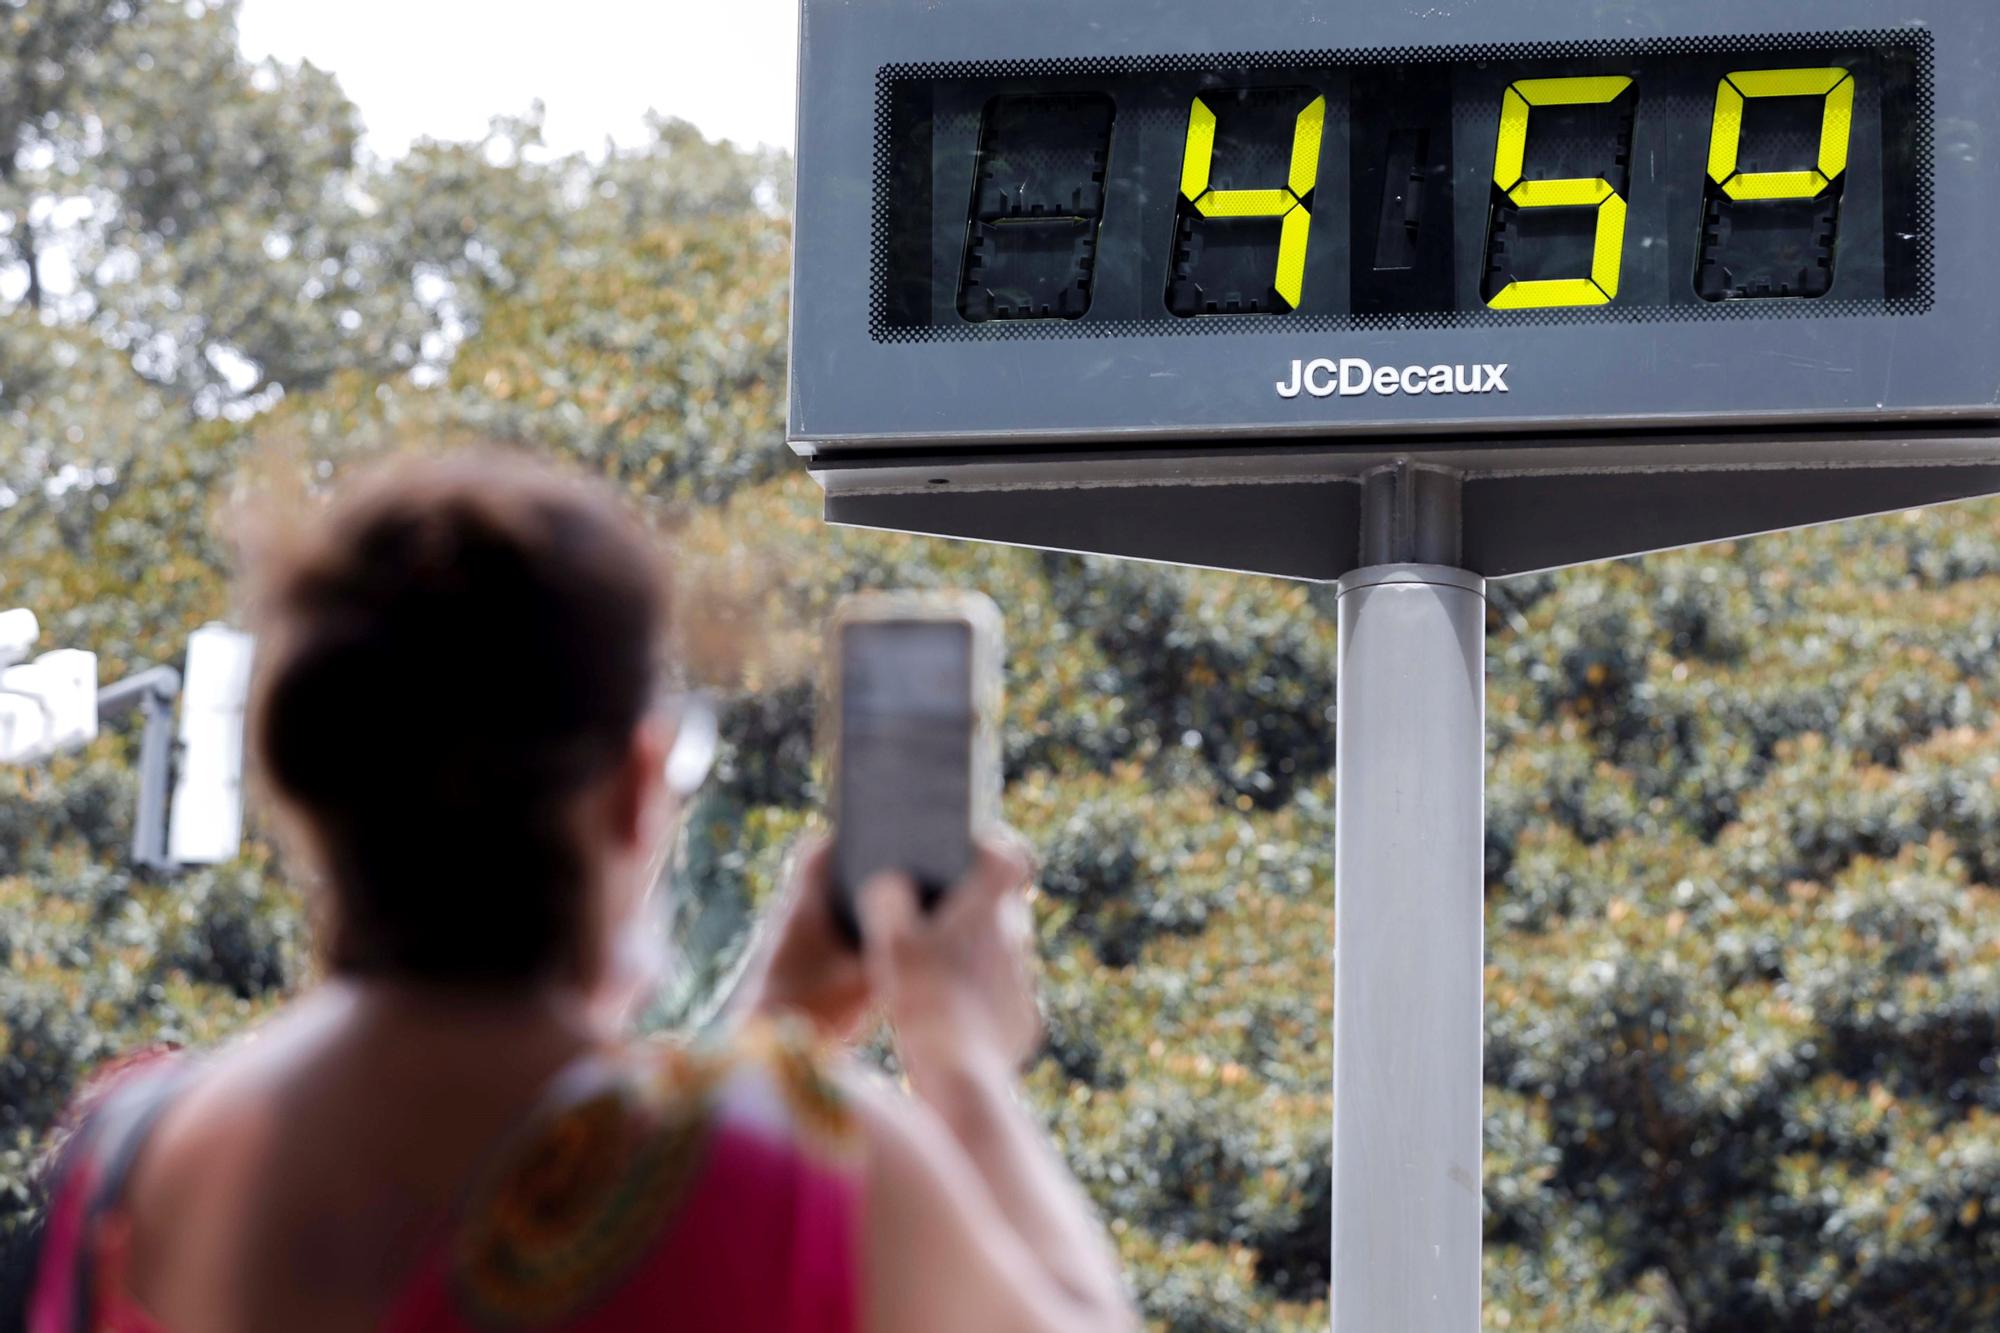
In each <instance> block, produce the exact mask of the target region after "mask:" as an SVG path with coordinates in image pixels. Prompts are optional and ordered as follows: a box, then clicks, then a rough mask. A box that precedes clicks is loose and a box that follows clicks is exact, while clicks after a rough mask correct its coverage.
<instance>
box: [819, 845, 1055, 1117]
mask: <svg viewBox="0 0 2000 1333" xmlns="http://www.w3.org/2000/svg"><path fill="white" fill-rule="evenodd" d="M1029 873H1030V864H1029V860H1028V856H1027V853H1026V852H1025V851H1024V850H1023V849H1022V848H1021V847H1020V846H1019V845H1018V844H1015V843H1013V842H1011V841H1010V842H1000V841H982V842H981V843H980V846H979V851H978V856H977V858H976V859H975V860H974V862H973V866H972V869H971V871H969V872H968V873H967V875H966V877H965V878H964V879H963V880H961V881H960V882H959V883H958V884H956V885H954V886H952V888H951V889H950V890H949V891H947V892H946V894H945V895H944V897H943V899H942V900H941V901H940V902H939V903H938V904H937V906H936V908H935V910H933V911H932V912H930V913H929V914H926V913H925V912H924V911H923V910H922V908H921V907H920V906H919V905H918V898H917V890H916V886H915V885H914V884H913V883H911V882H910V880H909V878H908V877H907V876H904V875H878V876H876V877H875V878H874V879H872V880H870V881H869V882H868V883H867V884H865V885H863V886H862V889H861V892H860V894H859V896H858V901H857V903H856V908H857V912H858V915H859V916H860V918H861V938H862V961H863V963H864V971H865V973H866V975H867V979H868V983H869V987H870V988H871V989H872V990H873V992H874V994H875V995H876V996H877V997H878V998H879V999H880V1000H881V1001H882V1003H883V1005H884V1006H885V1007H886V1009H887V1010H888V1015H889V1022H890V1025H891V1027H893V1028H894V1029H895V1034H896V1051H897V1055H898V1056H899V1058H900V1059H901V1061H902V1064H903V1069H904V1071H905V1072H906V1073H907V1074H908V1075H909V1077H910V1083H911V1086H912V1087H914V1088H915V1089H916V1091H917V1093H918V1094H919V1095H920V1096H922V1097H923V1098H924V1099H925V1100H926V1101H928V1102H930V1103H931V1104H932V1105H933V1106H935V1107H937V1108H938V1110H939V1111H940V1112H942V1113H943V1114H945V1116H946V1117H947V1119H950V1118H952V1116H953V1106H954V1104H955V1102H956V1100H957V1098H958V1095H959V1093H960V1092H961V1091H962V1089H963V1084H964V1081H965V1080H966V1079H967V1078H968V1077H970V1078H972V1079H974V1080H977V1081H979V1082H981V1083H982V1084H985V1085H987V1086H988V1087H989V1088H990V1086H991V1084H992V1083H993V1082H994V1081H996V1080H998V1081H1003V1082H1008V1083H1011V1081H1012V1080H1013V1078H1014V1077H1015V1075H1017V1074H1018V1073H1019V1072H1020V1069H1021V1066H1022V1065H1023V1064H1024V1063H1025V1062H1026V1061H1027V1059H1028V1057H1029V1056H1031V1055H1033V1054H1034V1052H1035V1049H1036V1047H1037V1046H1038V1045H1039V1044H1040V1042H1041V1035H1042V1024H1041V1014H1040V1011H1039V1010H1038V1009H1037V1007H1036V1004H1035V995H1034V987H1033V984H1032V982H1031V980H1030V972H1029V957H1030V950H1031V948H1032V943H1033V941H1032V933H1033V932H1032V929H1031V924H1030V920H1029V915H1028V904H1027V898H1026V895H1025V893H1024V889H1025V888H1026V885H1027V882H1028V877H1029Z"/></svg>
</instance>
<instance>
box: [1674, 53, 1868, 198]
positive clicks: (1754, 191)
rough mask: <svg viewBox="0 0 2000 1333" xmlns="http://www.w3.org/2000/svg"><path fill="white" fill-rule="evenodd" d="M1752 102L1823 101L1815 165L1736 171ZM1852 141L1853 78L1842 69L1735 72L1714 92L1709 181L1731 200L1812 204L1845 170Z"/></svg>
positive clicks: (1709, 138) (1709, 149)
mask: <svg viewBox="0 0 2000 1333" xmlns="http://www.w3.org/2000/svg"><path fill="white" fill-rule="evenodd" d="M1753 97H1822V98H1825V99H1826V101H1825V105H1824V109H1823V110H1822V111H1821V113H1820V121H1819V160H1818V162H1817V163H1815V165H1814V166H1812V167H1809V168H1805V169H1803V170H1799V171H1738V170H1737V169H1736V161H1737V154H1738V152H1739V151H1740V150H1741V148H1742V145H1743V108H1744V104H1745V103H1747V102H1748V101H1749V100H1750V99H1751V98H1753ZM1853 137H1854V76H1853V75H1852V74H1850V73H1848V72H1847V71H1846V70H1844V69H1756V70H1738V71H1736V72H1735V73H1733V74H1730V75H1728V76H1727V77H1725V78H1724V79H1723V80H1722V83H1721V85H1720V86H1719V87H1718V88H1716V90H1715V128H1714V129H1713V130H1712V131H1711V132H1710V133H1709V136H1708V178H1709V179H1710V180H1712V181H1714V182H1715V183H1716V184H1717V185H1719V186H1721V187H1722V192H1723V193H1724V194H1726V195H1728V196H1729V197H1730V198H1731V199H1745V200H1748V199H1813V198H1817V197H1818V195H1819V193H1820V191H1822V190H1824V189H1826V187H1827V186H1829V185H1831V184H1833V182H1834V181H1835V180H1837V179H1838V178H1839V176H1840V173H1841V172H1843V171H1846V170H1847V145H1848V142H1849V141H1850V140H1851V139H1852V138H1853Z"/></svg>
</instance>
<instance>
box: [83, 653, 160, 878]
mask: <svg viewBox="0 0 2000 1333" xmlns="http://www.w3.org/2000/svg"><path fill="white" fill-rule="evenodd" d="M180 689H181V673H180V672H178V671H176V670H174V669H173V668H172V667H166V666H159V667H152V668H150V669H148V670H146V671H142V672H140V673H139V674H138V675H136V676H130V677H128V678H126V679H124V680H121V681H119V682H118V683H117V684H115V685H107V686H105V687H104V688H103V689H101V690H99V691H98V692H97V715H98V717H100V718H110V717H114V716H116V715H117V714H119V713H122V712H124V711H125V710H126V709H128V708H133V707H137V708H139V709H141V710H143V711H144V713H145V715H146V717H145V730H144V731H143V732H142V733H141V734H140V738H139V808H138V809H137V810H136V811H135V812H134V814H133V819H132V863H133V864H134V865H136V866H140V867H142V868H144V869H147V870H171V869H173V862H172V861H171V860H169V859H168V858H167V790H168V788H170V787H171V786H172V785H173V760H174V697H175V696H176V695H178V694H179V693H180Z"/></svg>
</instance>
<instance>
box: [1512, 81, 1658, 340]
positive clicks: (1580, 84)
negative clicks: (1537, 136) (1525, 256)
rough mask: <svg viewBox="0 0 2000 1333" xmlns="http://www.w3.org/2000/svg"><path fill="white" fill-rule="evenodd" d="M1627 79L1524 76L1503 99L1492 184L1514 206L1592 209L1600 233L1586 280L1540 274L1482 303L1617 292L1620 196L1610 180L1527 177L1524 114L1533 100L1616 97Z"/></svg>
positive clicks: (1516, 305) (1572, 102)
mask: <svg viewBox="0 0 2000 1333" xmlns="http://www.w3.org/2000/svg"><path fill="white" fill-rule="evenodd" d="M1631 86H1632V80H1630V79H1628V78H1625V77H1624V76H1622V75H1604V76H1600V77H1584V78H1572V79H1522V80H1520V81H1519V82H1517V83H1515V84H1513V85H1512V86H1511V87H1509V88H1508V89H1507V95H1506V98H1505V99H1504V100H1503V101H1502V102H1501V104H1500V144H1499V147H1498V148H1497V149H1495V150H1494V154H1493V183H1494V184H1495V185H1497V186H1499V187H1500V189H1501V191H1502V193H1504V194H1505V195H1506V196H1507V198H1508V199H1509V200H1510V201H1512V202H1513V204H1514V206H1515V207H1516V208H1522V209H1528V208H1595V209H1596V210H1597V239H1596V242H1595V244H1593V245H1592V247H1591V264H1590V276H1589V277H1587V278H1544V279H1537V280H1533V281H1521V282H1510V283H1508V284H1507V285H1506V286H1505V287H1502V288H1501V289H1500V290H1499V291H1498V292H1496V293H1495V294H1494V296H1493V299H1492V300H1490V301H1488V302H1487V304H1488V305H1490V306H1492V307H1493V308H1494V309H1496V310H1543V309H1549V308H1552V307H1557V306H1582V305H1604V304H1606V303H1607V302H1609V301H1610V300H1611V299H1612V298H1613V297H1615V296H1617V295H1618V275H1619V272H1620V270H1622V269H1623V267H1624V264H1625V197H1624V196H1623V195H1621V194H1619V193H1618V191H1617V189H1616V188H1615V187H1614V186H1613V185H1612V184H1611V182H1610V181H1608V180H1604V179H1601V178H1600V179H1595V180H1593V179H1589V178H1583V179H1578V180H1545V181H1531V180H1523V179H1521V174H1522V172H1523V171H1525V170H1526V169H1527V160H1528V117H1529V116H1530V115H1531V114H1532V113H1533V111H1534V108H1536V107H1538V106H1591V105H1596V104H1598V103H1601V102H1615V101H1617V100H1618V99H1619V98H1620V97H1622V96H1623V95H1624V93H1625V90H1626V89H1627V88H1630V87H1631Z"/></svg>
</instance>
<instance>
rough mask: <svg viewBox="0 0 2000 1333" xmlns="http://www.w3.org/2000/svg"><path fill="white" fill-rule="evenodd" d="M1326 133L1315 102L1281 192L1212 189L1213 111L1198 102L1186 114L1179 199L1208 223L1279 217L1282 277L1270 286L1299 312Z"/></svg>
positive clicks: (1322, 106)
mask: <svg viewBox="0 0 2000 1333" xmlns="http://www.w3.org/2000/svg"><path fill="white" fill-rule="evenodd" d="M1325 129H1326V99H1325V98H1324V97H1315V98H1313V100H1312V101H1311V102H1308V103H1307V104H1306V107H1305V109H1304V110H1303V111H1301V112H1299V115H1298V119H1297V120H1296V121H1294V122H1293V125H1292V161H1291V170H1290V172H1289V173H1288V176H1287V179H1286V181H1285V184H1284V186H1283V187H1281V188H1278V189H1271V190H1211V189H1210V188H1209V187H1208V177H1209V172H1210V170H1211V169H1212V168H1213V167H1214V165H1215V112H1214V111H1213V110H1211V109H1210V108H1209V105H1208V103H1206V102H1204V101H1202V100H1201V99H1200V98H1199V97H1197V98H1195V99H1194V106H1193V107H1192V108H1191V109H1190V110H1189V112H1188V129H1187V148H1186V150H1185V151H1184V152H1183V153H1182V154H1181V195H1182V197H1184V198H1185V199H1186V200H1187V201H1188V202H1189V203H1191V204H1193V205H1194V208H1195V211H1196V212H1197V213H1200V214H1201V215H1202V216H1203V217H1205V218H1277V217H1281V218H1283V219H1284V222H1283V223H1282V224H1280V227H1279V231H1278V272H1277V275H1276V277H1275V278H1274V279H1273V281H1272V284H1271V285H1272V287H1274V288H1275V289H1276V290H1277V293H1278V295H1279V296H1281V297H1283V298H1284V300H1285V304H1286V305H1287V306H1289V307H1291V308H1292V309H1297V308H1298V304H1299V297H1300V295H1301V292H1302V289H1303V288H1304V286H1305V279H1306V242H1307V240H1308V239H1309V237H1310V233H1311V231H1312V214H1311V213H1310V212H1308V211H1307V209H1306V206H1305V202H1304V201H1305V197H1306V195H1308V194H1310V193H1311V192H1312V188H1313V185H1314V184H1315V183H1316V182H1317V181H1318V179H1319V146H1320V137H1321V135H1322V134H1323V133H1324V132H1325Z"/></svg>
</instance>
